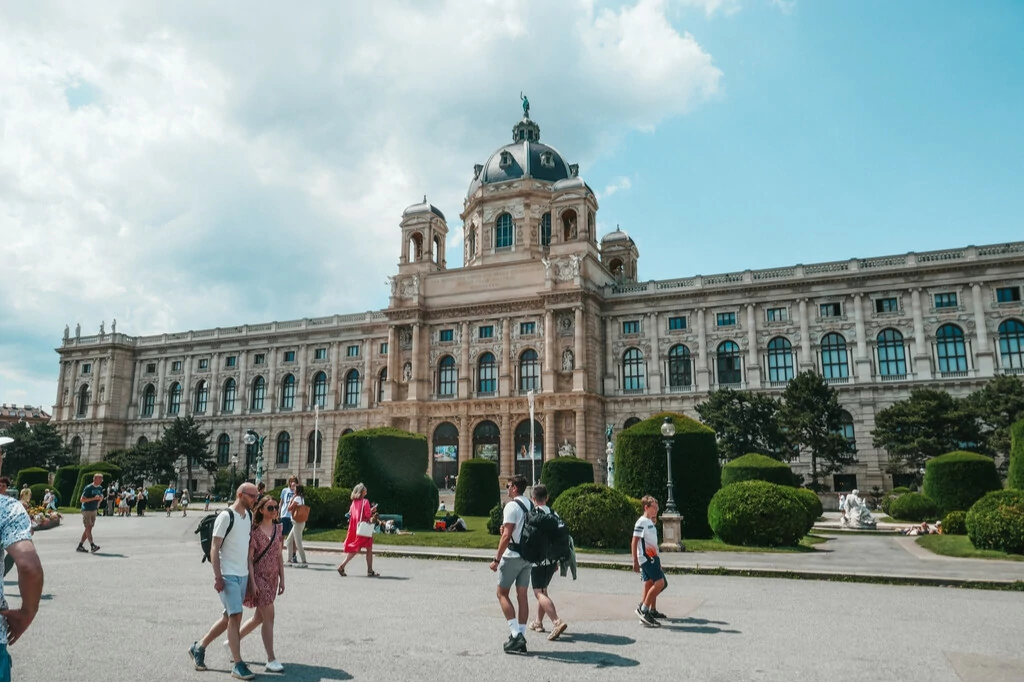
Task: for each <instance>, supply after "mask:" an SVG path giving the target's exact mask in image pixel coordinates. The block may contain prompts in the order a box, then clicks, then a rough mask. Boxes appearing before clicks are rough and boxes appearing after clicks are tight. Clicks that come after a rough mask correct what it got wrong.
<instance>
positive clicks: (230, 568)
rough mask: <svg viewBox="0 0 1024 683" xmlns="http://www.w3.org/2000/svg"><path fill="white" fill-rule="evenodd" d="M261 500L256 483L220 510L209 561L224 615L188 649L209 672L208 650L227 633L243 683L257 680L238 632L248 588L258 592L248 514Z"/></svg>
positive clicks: (235, 673)
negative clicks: (247, 664)
mask: <svg viewBox="0 0 1024 683" xmlns="http://www.w3.org/2000/svg"><path fill="white" fill-rule="evenodd" d="M258 497H259V493H258V491H257V489H256V486H255V485H254V484H251V483H249V482H246V483H244V484H242V485H241V486H239V487H238V493H237V495H236V496H235V502H234V504H233V505H232V506H231V507H229V508H228V509H227V510H223V511H221V512H220V513H219V514H218V515H217V516H216V521H214V523H213V529H212V537H211V541H210V550H209V559H210V563H211V564H212V565H213V587H214V590H216V591H217V593H218V595H220V601H221V604H222V605H224V612H223V614H222V616H221V618H220V619H218V620H217V622H216V623H215V624H214V625H213V626H212V627H210V631H209V632H208V633H207V634H206V635H205V636H204V637H203V639H202V641H196V642H194V643H192V647H190V648H189V649H188V653H189V656H190V657H192V661H193V663H194V664H195V668H196V671H206V648H207V647H209V645H210V643H212V642H213V641H215V640H217V638H219V637H220V636H221V634H223V633H224V631H227V632H228V647H229V649H230V650H231V659H232V661H233V662H234V666H233V668H232V669H231V675H232V676H233V677H235V678H239V679H241V680H243V681H249V680H252V679H253V678H255V677H256V676H255V675H254V674H253V673H252V671H250V670H249V667H247V666H246V665H245V662H243V661H242V657H241V648H240V647H239V643H240V640H241V638H240V636H239V630H240V627H241V623H242V600H243V598H244V597H245V593H246V589H249V590H250V591H252V592H253V594H255V591H256V587H255V581H254V577H253V572H252V552H251V550H250V548H249V535H250V531H251V530H252V517H251V516H250V514H249V511H250V510H252V508H253V505H255V504H256V500H257V499H258ZM206 522H207V520H206V519H204V520H203V521H202V522H200V524H199V529H197V530H196V531H197V532H199V533H200V540H201V541H203V540H204V538H203V533H202V532H203V529H204V526H205V525H206ZM204 550H205V547H204ZM205 559H206V558H204V560H205Z"/></svg>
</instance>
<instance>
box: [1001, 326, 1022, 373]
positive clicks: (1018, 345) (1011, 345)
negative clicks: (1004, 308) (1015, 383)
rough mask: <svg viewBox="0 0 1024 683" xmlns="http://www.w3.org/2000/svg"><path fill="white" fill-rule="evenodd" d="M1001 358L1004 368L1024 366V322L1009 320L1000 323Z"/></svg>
mask: <svg viewBox="0 0 1024 683" xmlns="http://www.w3.org/2000/svg"><path fill="white" fill-rule="evenodd" d="M999 358H1000V361H1001V365H1002V367H1003V369H1007V370H1009V369H1015V370H1020V369H1021V368H1024V323H1022V322H1021V321H1019V320H1013V319H1010V320H1007V321H1005V322H1003V323H1002V324H1001V325H999Z"/></svg>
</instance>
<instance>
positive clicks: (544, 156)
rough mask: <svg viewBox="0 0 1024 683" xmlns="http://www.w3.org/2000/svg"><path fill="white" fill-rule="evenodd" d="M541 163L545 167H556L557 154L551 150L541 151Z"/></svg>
mask: <svg viewBox="0 0 1024 683" xmlns="http://www.w3.org/2000/svg"><path fill="white" fill-rule="evenodd" d="M540 165H541V166H543V167H544V168H554V167H555V155H554V154H552V153H551V152H541V155H540Z"/></svg>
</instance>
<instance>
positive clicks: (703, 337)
mask: <svg viewBox="0 0 1024 683" xmlns="http://www.w3.org/2000/svg"><path fill="white" fill-rule="evenodd" d="M696 360H697V362H696V364H695V365H696V369H695V373H694V374H695V375H696V377H695V378H694V380H695V381H696V382H697V391H707V390H708V389H709V387H710V386H711V373H710V371H709V370H708V363H709V362H710V360H711V353H710V350H709V349H708V333H707V328H706V326H705V324H704V309H703V308H698V309H697V359H696Z"/></svg>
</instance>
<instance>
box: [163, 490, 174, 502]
mask: <svg viewBox="0 0 1024 683" xmlns="http://www.w3.org/2000/svg"><path fill="white" fill-rule="evenodd" d="M164 500H174V489H167V490H166V491H164Z"/></svg>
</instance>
